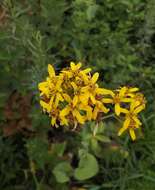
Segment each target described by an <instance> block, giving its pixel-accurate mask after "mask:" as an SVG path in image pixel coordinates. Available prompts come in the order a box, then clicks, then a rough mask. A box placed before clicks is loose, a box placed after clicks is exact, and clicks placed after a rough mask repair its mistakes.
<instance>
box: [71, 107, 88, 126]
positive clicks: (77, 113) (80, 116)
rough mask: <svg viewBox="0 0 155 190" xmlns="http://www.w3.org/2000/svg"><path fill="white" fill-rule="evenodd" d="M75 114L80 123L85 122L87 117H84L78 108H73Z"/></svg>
mask: <svg viewBox="0 0 155 190" xmlns="http://www.w3.org/2000/svg"><path fill="white" fill-rule="evenodd" d="M72 113H73V116H74V117H75V118H76V119H77V121H78V122H79V123H81V124H84V122H85V119H84V117H83V116H82V115H81V114H80V113H79V111H78V110H76V109H75V110H73V112H72Z"/></svg>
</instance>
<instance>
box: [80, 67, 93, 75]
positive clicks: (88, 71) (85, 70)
mask: <svg viewBox="0 0 155 190" xmlns="http://www.w3.org/2000/svg"><path fill="white" fill-rule="evenodd" d="M90 71H91V68H87V69H84V70H83V71H82V72H83V73H85V74H87V73H90Z"/></svg>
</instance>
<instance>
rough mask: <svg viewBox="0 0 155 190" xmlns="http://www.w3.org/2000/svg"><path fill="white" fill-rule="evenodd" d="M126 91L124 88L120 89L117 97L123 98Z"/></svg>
mask: <svg viewBox="0 0 155 190" xmlns="http://www.w3.org/2000/svg"><path fill="white" fill-rule="evenodd" d="M126 91H127V87H126V86H124V87H122V88H121V89H120V91H119V96H120V97H122V96H124V95H125V92H126Z"/></svg>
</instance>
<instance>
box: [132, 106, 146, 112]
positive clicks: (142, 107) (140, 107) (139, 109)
mask: <svg viewBox="0 0 155 190" xmlns="http://www.w3.org/2000/svg"><path fill="white" fill-rule="evenodd" d="M143 109H145V105H141V106H138V107H137V108H136V109H135V110H134V113H135V114H137V113H139V112H141V111H142V110H143Z"/></svg>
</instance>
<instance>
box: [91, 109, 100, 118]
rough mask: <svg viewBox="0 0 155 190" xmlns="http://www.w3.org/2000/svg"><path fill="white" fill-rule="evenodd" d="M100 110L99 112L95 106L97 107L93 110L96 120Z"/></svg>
mask: <svg viewBox="0 0 155 190" xmlns="http://www.w3.org/2000/svg"><path fill="white" fill-rule="evenodd" d="M98 112H99V110H98V108H97V107H95V108H94V111H93V114H92V118H93V119H94V120H96V118H97V114H98Z"/></svg>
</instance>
